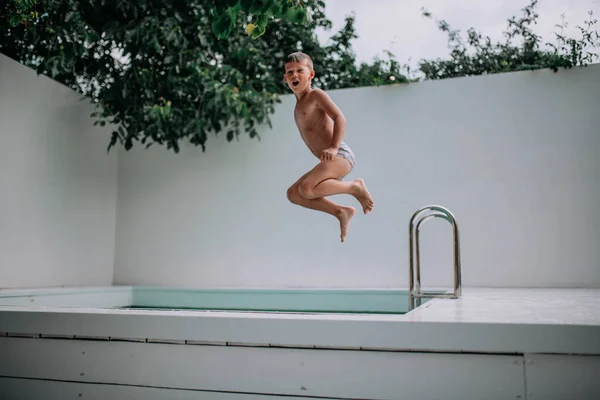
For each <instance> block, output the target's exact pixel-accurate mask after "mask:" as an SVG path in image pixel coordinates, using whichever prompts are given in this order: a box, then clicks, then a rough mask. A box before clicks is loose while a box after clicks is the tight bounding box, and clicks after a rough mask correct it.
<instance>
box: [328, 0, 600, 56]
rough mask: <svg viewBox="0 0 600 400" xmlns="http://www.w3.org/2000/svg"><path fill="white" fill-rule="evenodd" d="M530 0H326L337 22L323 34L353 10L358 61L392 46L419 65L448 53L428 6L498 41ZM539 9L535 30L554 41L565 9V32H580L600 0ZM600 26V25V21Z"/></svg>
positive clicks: (570, 0) (555, 0) (559, 2)
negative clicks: (427, 15)
mask: <svg viewBox="0 0 600 400" xmlns="http://www.w3.org/2000/svg"><path fill="white" fill-rule="evenodd" d="M528 3H529V0H368V1H367V0H326V8H325V13H326V15H327V17H328V18H329V19H330V20H331V21H332V22H333V28H332V29H331V30H330V31H320V32H318V35H319V40H320V41H321V43H322V44H325V43H326V42H327V40H328V39H329V37H330V36H331V35H332V34H333V33H334V32H337V31H338V30H339V29H340V28H341V27H342V26H343V23H344V18H345V17H346V16H347V15H349V14H350V13H352V12H353V11H354V13H355V27H356V31H357V34H358V36H359V38H358V39H355V40H354V42H353V48H354V51H355V53H356V56H357V61H358V62H363V61H364V62H371V61H372V60H373V57H375V56H377V55H379V56H380V57H381V58H385V55H384V53H383V50H386V49H387V50H390V51H391V52H392V53H394V55H395V56H396V59H397V60H398V61H399V62H401V63H409V64H410V65H411V66H412V67H413V68H414V67H415V66H416V65H417V62H418V61H419V60H420V59H422V58H426V59H432V58H437V57H444V58H445V57H446V56H447V55H448V53H449V52H448V48H447V36H446V34H445V33H444V32H441V31H439V30H438V28H437V26H436V23H435V21H434V20H432V19H428V18H425V17H422V16H421V9H422V8H423V7H424V8H425V9H427V10H428V11H430V12H431V13H432V14H433V15H434V17H435V18H436V19H443V20H445V21H447V22H448V23H449V24H450V26H451V27H452V28H453V29H460V30H461V32H464V33H465V34H466V31H467V29H468V28H470V27H474V28H475V29H476V30H477V31H479V32H481V33H482V34H484V35H487V36H490V38H491V39H492V41H494V42H495V41H496V40H500V41H504V40H503V37H502V32H503V31H504V30H505V29H506V27H507V19H508V18H510V17H511V16H515V15H516V16H520V15H521V9H522V8H524V7H525V6H526V5H527V4H528ZM536 10H537V13H538V14H539V18H538V24H537V25H536V26H535V28H534V31H535V33H537V34H538V35H541V36H542V40H543V41H553V39H554V35H553V32H557V31H558V28H556V24H560V23H561V15H562V14H565V17H566V20H567V23H568V29H567V30H566V31H565V33H571V34H572V36H573V37H575V38H580V36H579V35H577V33H578V31H577V30H576V25H583V22H584V21H585V20H586V19H587V18H588V12H589V11H590V10H593V11H594V18H596V19H599V20H600V0H539V1H538V5H537V7H536ZM596 28H597V30H598V31H600V23H599V24H597V25H596ZM409 59H410V60H409Z"/></svg>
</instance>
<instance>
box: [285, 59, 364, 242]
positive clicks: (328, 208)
mask: <svg viewBox="0 0 600 400" xmlns="http://www.w3.org/2000/svg"><path fill="white" fill-rule="evenodd" d="M314 76H315V71H314V69H313V63H312V60H311V58H310V57H309V56H308V55H306V54H304V53H302V52H296V53H292V54H290V55H289V56H288V58H287V60H286V63H285V74H284V79H285V82H286V83H287V85H288V86H289V88H290V89H291V90H292V92H294V95H295V96H296V107H295V109H294V119H295V121H296V125H297V126H298V130H299V131H300V136H301V137H302V139H303V140H304V143H306V146H307V147H308V148H309V150H310V151H311V152H312V153H313V154H314V155H315V156H316V157H317V158H318V159H320V162H319V164H317V166H315V167H314V168H313V169H312V170H310V171H309V172H307V173H306V174H305V175H303V176H302V177H301V178H300V179H298V181H297V182H296V183H294V184H293V185H292V186H291V187H290V188H289V189H288V191H287V198H288V199H289V201H291V202H292V203H294V204H297V205H299V206H302V207H306V208H310V209H313V210H317V211H322V212H325V213H328V214H331V215H333V216H334V217H336V218H337V219H338V220H339V221H340V230H341V235H340V236H341V240H342V242H343V241H344V238H345V237H346V235H347V234H348V227H349V226H350V221H351V220H352V217H354V214H355V212H356V211H355V210H354V207H345V206H340V205H339V204H336V203H334V202H333V201H331V200H329V199H326V198H325V197H326V196H331V195H334V194H350V195H352V196H354V197H355V198H356V200H358V202H359V203H360V204H361V206H362V209H363V212H364V213H365V214H367V213H368V212H370V211H371V210H372V209H373V199H372V198H371V194H370V193H369V191H368V190H367V187H366V186H365V182H364V181H363V180H362V179H355V180H354V181H351V182H348V181H347V182H345V181H342V178H344V177H345V176H346V175H348V173H349V172H350V171H351V170H352V168H354V165H355V157H354V154H353V152H352V150H350V148H349V147H348V145H346V143H344V142H343V141H342V139H343V137H344V131H345V128H346V118H345V117H344V115H343V114H342V112H341V111H340V109H339V108H338V107H337V106H336V105H335V103H334V102H333V101H332V100H331V98H329V96H328V95H327V94H326V93H325V92H324V91H322V90H320V89H313V88H312V87H311V82H312V79H313V78H314Z"/></svg>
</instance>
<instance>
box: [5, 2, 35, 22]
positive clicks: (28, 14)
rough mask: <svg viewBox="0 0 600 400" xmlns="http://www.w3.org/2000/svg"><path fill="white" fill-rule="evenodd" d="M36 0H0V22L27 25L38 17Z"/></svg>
mask: <svg viewBox="0 0 600 400" xmlns="http://www.w3.org/2000/svg"><path fill="white" fill-rule="evenodd" d="M38 9H39V3H38V0H2V1H1V2H0V24H6V23H9V24H10V25H11V26H16V25H18V24H24V25H27V24H29V23H30V22H32V21H35V20H36V19H37V18H38V15H39V13H38Z"/></svg>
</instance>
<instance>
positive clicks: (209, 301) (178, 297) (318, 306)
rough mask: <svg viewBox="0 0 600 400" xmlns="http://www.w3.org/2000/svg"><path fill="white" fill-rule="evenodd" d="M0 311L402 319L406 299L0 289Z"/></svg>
mask: <svg viewBox="0 0 600 400" xmlns="http://www.w3.org/2000/svg"><path fill="white" fill-rule="evenodd" d="M424 300H427V299H424ZM0 306H36V307H61V308H65V307H66V308H81V307H95V308H124V309H154V310H161V309H162V310H202V311H246V312H291V313H315V314H319V313H328V314H336V313H340V314H398V315H401V314H405V313H406V312H408V309H409V297H408V291H406V290H392V289H233V288H229V289H226V288H202V289H196V288H176V287H149V286H112V287H104V288H102V287H99V288H88V289H86V288H64V289H60V288H48V289H32V290H0Z"/></svg>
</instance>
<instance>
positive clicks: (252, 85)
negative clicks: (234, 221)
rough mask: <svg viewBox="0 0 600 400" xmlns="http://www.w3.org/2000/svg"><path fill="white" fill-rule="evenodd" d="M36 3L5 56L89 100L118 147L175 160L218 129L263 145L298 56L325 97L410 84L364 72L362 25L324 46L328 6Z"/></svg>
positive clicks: (391, 65)
mask: <svg viewBox="0 0 600 400" xmlns="http://www.w3.org/2000/svg"><path fill="white" fill-rule="evenodd" d="M226 5H231V6H232V7H229V8H228V7H226ZM290 5H291V6H290ZM288 6H289V7H288ZM38 7H41V8H39V9H38V10H37V11H38V13H39V16H38V17H36V18H35V20H33V21H31V23H27V24H25V23H23V24H21V23H19V24H16V25H14V26H10V25H9V24H2V25H0V52H2V53H4V54H6V55H8V56H9V57H12V58H14V59H15V60H18V61H20V62H21V63H23V64H24V65H27V66H30V67H32V68H35V69H36V70H37V71H38V73H42V74H45V75H48V76H50V77H51V78H53V79H55V80H57V81H59V82H62V83H64V84H65V85H67V86H69V87H71V88H73V89H75V90H77V91H78V92H80V93H82V94H83V95H85V96H88V97H91V98H92V99H93V101H94V102H95V103H96V104H97V106H98V109H97V111H96V112H95V113H94V114H92V116H93V117H94V118H96V122H95V123H97V124H100V125H105V124H111V126H115V130H114V132H113V135H112V137H111V140H110V143H109V146H108V149H109V150H110V149H111V148H112V147H113V146H114V145H116V144H117V143H120V144H122V145H123V146H124V147H125V149H127V150H129V149H131V148H132V147H133V146H134V144H135V143H141V144H144V145H146V146H150V145H152V144H154V143H156V144H159V145H165V146H166V147H167V148H169V149H172V150H173V151H175V152H177V151H179V147H180V142H181V141H187V142H190V143H192V144H194V145H197V146H201V147H202V149H203V150H205V146H206V140H207V137H208V135H209V134H211V133H214V134H218V133H221V132H222V133H223V134H224V135H226V137H227V140H233V139H234V138H235V137H237V136H238V135H240V133H241V132H246V133H247V134H249V135H250V137H257V136H258V134H257V129H256V127H257V125H259V124H270V120H269V116H270V114H271V113H272V112H273V110H274V104H275V103H276V102H278V101H279V98H278V95H279V94H281V93H284V92H286V91H287V90H288V89H287V88H286V87H285V86H284V84H283V79H282V78H283V64H284V59H285V55H286V54H288V53H291V52H293V51H296V50H303V51H306V52H307V53H309V54H310V55H311V57H312V58H313V60H314V63H315V69H316V71H317V79H316V80H315V85H317V86H320V87H322V88H323V89H329V88H341V87H355V86H360V85H373V84H386V83H394V82H398V81H405V80H406V79H405V78H404V76H403V75H402V74H401V68H400V67H399V65H398V63H397V62H395V60H393V57H390V60H389V61H386V62H382V61H378V62H377V63H375V64H373V65H363V66H361V67H360V68H357V67H356V66H355V64H356V63H355V55H354V53H353V51H352V47H351V43H350V41H351V40H352V38H355V37H356V33H355V31H354V19H353V17H349V18H348V19H347V21H346V25H345V26H344V28H343V29H342V30H341V31H340V32H338V33H337V34H336V35H335V37H334V38H333V40H332V42H331V44H329V45H327V46H321V45H320V43H319V42H318V40H317V37H316V35H315V31H316V29H317V28H323V29H330V28H331V21H329V20H328V19H327V18H326V17H325V14H324V8H325V3H324V1H323V0H310V1H308V0H305V1H293V2H290V0H250V1H246V0H218V1H217V2H212V3H211V2H207V1H205V0H187V1H181V0H179V1H178V0H153V1H150V0H136V1H133V0H86V1H81V0H62V1H58V0H45V1H44V2H43V4H42V6H39V4H38ZM286 7H288V8H286ZM236 10H237V11H236ZM299 10H303V11H299ZM265 15H266V17H265ZM277 16H281V18H276V17H277ZM267 20H268V21H273V23H272V24H271V25H269V28H268V29H265V24H266V21H267ZM298 21H303V22H302V23H298ZM236 26H237V27H239V29H233V28H234V27H236ZM248 32H250V34H249V33H248ZM259 35H260V37H259ZM251 37H252V38H257V37H259V38H258V39H252V38H251ZM390 76H393V77H394V79H395V81H394V80H390V79H389V77H390Z"/></svg>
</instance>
